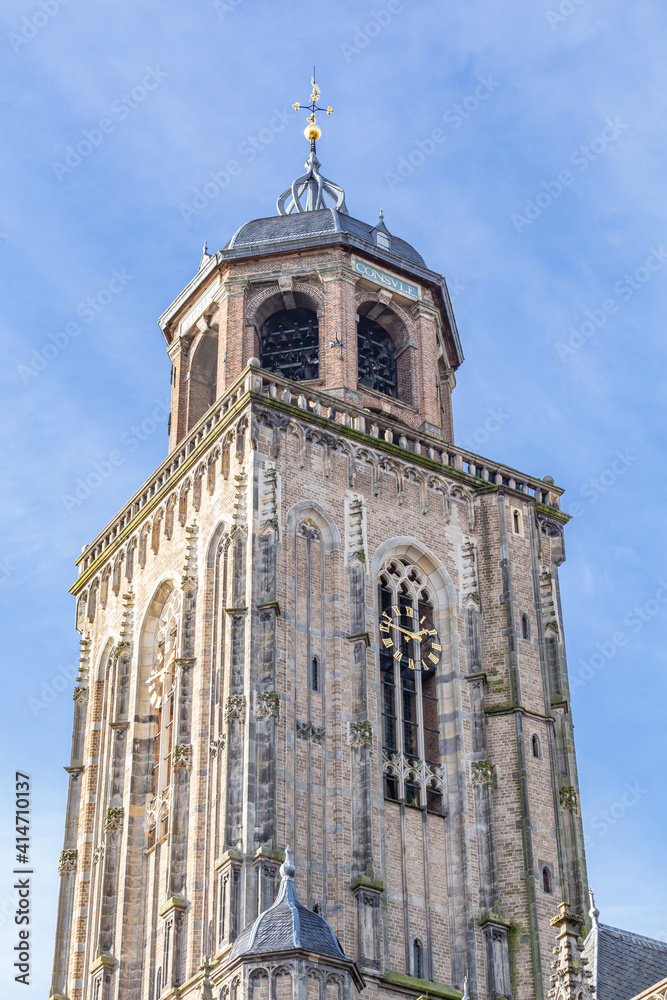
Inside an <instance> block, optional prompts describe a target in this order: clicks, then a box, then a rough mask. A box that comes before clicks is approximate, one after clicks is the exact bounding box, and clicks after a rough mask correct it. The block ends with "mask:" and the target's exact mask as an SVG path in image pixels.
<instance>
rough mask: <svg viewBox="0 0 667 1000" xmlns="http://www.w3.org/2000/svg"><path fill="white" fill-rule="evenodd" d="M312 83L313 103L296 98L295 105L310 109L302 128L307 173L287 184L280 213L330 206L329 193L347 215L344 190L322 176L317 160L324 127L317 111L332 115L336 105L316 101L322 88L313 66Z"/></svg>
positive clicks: (279, 205) (279, 206)
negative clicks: (306, 147) (306, 143)
mask: <svg viewBox="0 0 667 1000" xmlns="http://www.w3.org/2000/svg"><path fill="white" fill-rule="evenodd" d="M310 82H311V84H312V88H313V89H312V92H311V95H310V104H301V103H300V102H299V101H297V102H296V104H293V105H292V107H293V108H294V110H295V111H301V110H304V111H309V112H310V114H309V116H308V121H307V124H306V127H305V129H304V131H303V134H304V135H305V137H306V139H308V141H309V142H310V155H309V156H308V159H307V160H306V163H305V167H306V171H307V173H305V174H304V175H303V176H302V177H297V179H296V180H295V181H294V182H293V183H292V185H291V187H288V188H287V190H286V191H283V193H282V194H281V195H280V197H279V198H278V201H277V207H278V212H279V213H280V215H291V214H292V213H293V212H314V211H316V210H317V209H320V208H327V207H328V206H327V205H326V204H325V202H324V195H325V194H326V195H328V196H329V198H330V199H331V201H332V202H333V204H334V207H335V208H337V209H338V211H339V212H345V214H346V215H347V206H346V204H345V192H344V191H343V189H342V187H340V185H338V184H334V183H333V181H330V180H328V179H327V178H326V177H323V176H322V175H321V174H320V172H319V168H320V161H319V160H318V159H317V149H316V142H317V140H318V139H319V138H320V136H321V135H322V130H321V128H320V126H319V125H318V124H317V121H316V119H315V112H316V111H326V113H327V114H328V115H332V114H333V108H332V107H331V105H329V107H326V108H323V107H320V105H319V104H318V103H317V102H318V101H319V99H320V95H321V91H320V88H319V87H318V85H317V84H316V83H315V67H314V66H313V75H312V77H311V80H310ZM304 195H305V202H304V203H302V201H301V199H302V198H303V196H304Z"/></svg>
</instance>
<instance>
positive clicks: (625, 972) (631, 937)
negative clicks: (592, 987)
mask: <svg viewBox="0 0 667 1000" xmlns="http://www.w3.org/2000/svg"><path fill="white" fill-rule="evenodd" d="M583 955H584V958H587V959H588V961H589V966H588V968H589V969H590V970H591V971H592V972H593V976H594V977H595V982H596V990H597V992H596V1000H631V998H632V997H635V996H636V995H637V994H638V993H641V992H642V991H643V990H645V989H648V988H649V986H653V984H654V983H657V982H658V981H659V980H660V979H663V978H664V977H665V976H667V942H665V941H656V940H655V939H653V938H648V937H643V936H642V935H641V934H632V933H631V932H630V931H622V930H619V928H618V927H609V926H608V925H607V924H600V923H598V924H597V927H596V926H593V929H592V930H591V932H590V933H589V935H588V937H587V938H586V941H585V943H584V951H583Z"/></svg>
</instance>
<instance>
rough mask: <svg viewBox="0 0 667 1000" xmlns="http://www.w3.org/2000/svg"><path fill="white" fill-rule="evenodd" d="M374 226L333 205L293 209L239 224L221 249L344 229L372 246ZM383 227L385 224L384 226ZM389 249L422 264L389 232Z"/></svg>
mask: <svg viewBox="0 0 667 1000" xmlns="http://www.w3.org/2000/svg"><path fill="white" fill-rule="evenodd" d="M377 228H378V227H377V226H371V225H369V224H368V223H367V222H361V221H360V220H359V219H353V218H352V216H351V215H347V214H346V213H345V212H339V211H338V209H336V208H320V209H317V210H316V211H313V212H294V213H293V214H292V215H275V216H271V217H270V218H268V219H253V221H252V222H246V223H245V225H243V226H241V228H240V229H238V230H237V231H236V232H235V233H234V235H233V236H232V238H231V240H230V241H229V243H227V245H226V246H225V247H224V249H225V250H242V249H248V250H253V249H256V248H258V247H260V246H268V245H271V244H284V243H289V242H291V241H293V240H299V239H310V238H312V237H317V236H331V235H332V234H333V233H343V234H345V233H348V234H349V235H350V236H354V237H356V238H357V239H360V240H363V241H364V242H365V243H368V244H369V245H370V246H372V247H374V248H375V249H376V252H377V243H376V241H375V239H374V238H373V233H374V232H376V231H377ZM384 231H387V232H388V230H386V227H385V230H384ZM390 238H391V247H390V252H391V253H392V254H394V255H395V256H396V257H400V258H401V259H402V260H405V261H408V262H409V263H410V264H417V265H419V266H420V267H426V264H425V262H424V258H423V257H422V256H421V254H419V253H417V251H416V250H415V248H414V247H413V246H411V245H410V244H409V243H406V242H405V240H401V239H399V238H398V237H397V236H390Z"/></svg>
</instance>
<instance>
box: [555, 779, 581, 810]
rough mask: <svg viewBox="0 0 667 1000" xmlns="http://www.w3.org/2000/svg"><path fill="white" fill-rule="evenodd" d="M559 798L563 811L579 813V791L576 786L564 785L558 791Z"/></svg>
mask: <svg viewBox="0 0 667 1000" xmlns="http://www.w3.org/2000/svg"><path fill="white" fill-rule="evenodd" d="M558 798H559V800H560V804H561V806H562V808H563V809H570V810H571V811H572V812H576V811H577V790H576V788H575V787H574V785H562V786H561V787H560V788H559V789H558Z"/></svg>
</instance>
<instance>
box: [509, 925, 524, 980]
mask: <svg viewBox="0 0 667 1000" xmlns="http://www.w3.org/2000/svg"><path fill="white" fill-rule="evenodd" d="M520 930H521V928H520V927H519V925H518V924H515V923H514V922H513V921H510V924H509V927H508V930H507V950H508V951H509V960H510V985H511V987H512V995H513V996H516V995H517V990H518V978H517V965H516V959H517V952H518V950H519V931H520Z"/></svg>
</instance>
